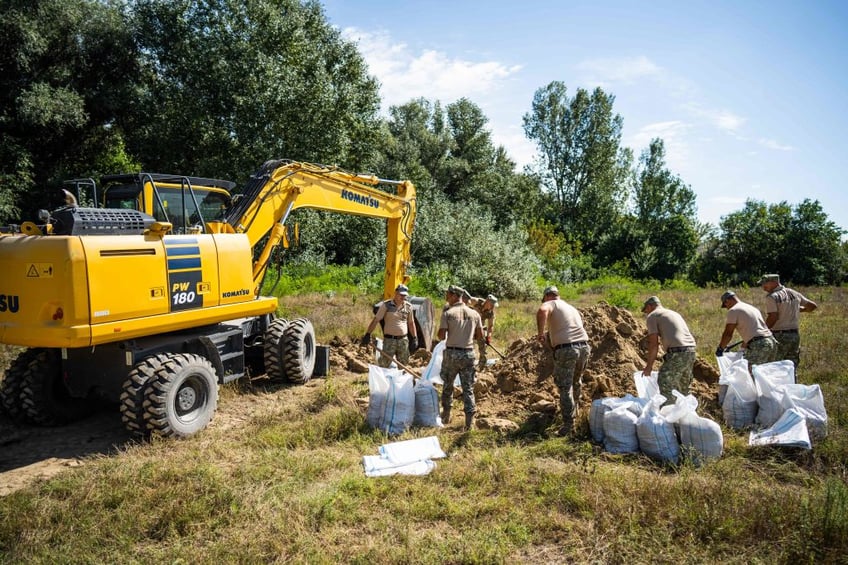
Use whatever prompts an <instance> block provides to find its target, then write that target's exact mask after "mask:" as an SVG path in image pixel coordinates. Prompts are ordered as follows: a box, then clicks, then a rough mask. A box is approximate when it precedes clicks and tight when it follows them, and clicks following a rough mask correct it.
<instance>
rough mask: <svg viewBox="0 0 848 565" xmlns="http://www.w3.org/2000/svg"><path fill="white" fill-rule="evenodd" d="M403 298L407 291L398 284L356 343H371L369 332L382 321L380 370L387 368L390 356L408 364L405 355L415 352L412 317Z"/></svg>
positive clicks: (416, 336) (415, 337)
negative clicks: (392, 295)
mask: <svg viewBox="0 0 848 565" xmlns="http://www.w3.org/2000/svg"><path fill="white" fill-rule="evenodd" d="M407 296H409V288H407V287H406V285H403V284H401V285H398V287H397V288H396V289H395V295H394V297H393V298H391V299H389V300H384V301H383V302H381V303H380V306H378V307H377V313H376V314H374V318H372V320H371V323H370V324H368V329H367V330H365V335H363V336H362V340H361V341H360V343H361V344H362V345H363V346H368V345H369V344H370V343H371V332H373V331H374V329H375V328H376V327H377V323H378V322H380V320H383V353H381V354H380V355H379V357H378V359H377V364H378V365H379V366H381V367H389V366H390V365H391V364H392V358H393V357H397V360H398V361H400V362H401V363H404V364H405V363H408V362H409V354H410V353H411V352H413V351H415V350H416V349H418V335H417V333H416V330H415V316H414V314H413V310H412V304H410V303H409V302H408V301H407V300H406V297H407Z"/></svg>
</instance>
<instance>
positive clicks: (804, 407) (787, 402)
mask: <svg viewBox="0 0 848 565" xmlns="http://www.w3.org/2000/svg"><path fill="white" fill-rule="evenodd" d="M777 388H778V391H779V392H783V398H782V400H781V406H782V407H783V409H784V410H789V409H791V408H794V409H795V410H796V411H797V412H798V413H799V414H801V415H802V416H804V419H806V420H807V431H808V432H809V433H810V438H811V439H814V440H820V439H824V438H825V437H827V412H826V411H825V409H824V395H823V394H822V390H821V387H820V386H819V385H802V384H792V385H783V386H780V387H777Z"/></svg>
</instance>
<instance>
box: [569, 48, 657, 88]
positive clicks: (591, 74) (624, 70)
mask: <svg viewBox="0 0 848 565" xmlns="http://www.w3.org/2000/svg"><path fill="white" fill-rule="evenodd" d="M577 69H578V70H580V71H582V72H584V73H586V81H587V82H589V83H593V84H597V85H598V86H601V87H605V86H609V85H610V84H614V83H619V84H621V83H624V84H630V83H633V82H635V81H637V80H639V79H642V78H645V77H655V78H657V77H660V76H661V75H662V74H663V73H664V71H663V69H662V67H660V66H658V65H656V64H655V63H654V62H653V61H651V60H650V59H648V58H647V57H645V56H644V55H640V56H638V57H620V58H607V59H589V60H586V61H583V62H582V63H580V64H578V65H577Z"/></svg>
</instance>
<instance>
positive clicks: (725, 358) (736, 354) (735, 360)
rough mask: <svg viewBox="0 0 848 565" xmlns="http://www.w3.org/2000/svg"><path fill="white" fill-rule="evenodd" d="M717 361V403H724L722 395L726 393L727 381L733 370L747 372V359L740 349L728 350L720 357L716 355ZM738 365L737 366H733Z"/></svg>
mask: <svg viewBox="0 0 848 565" xmlns="http://www.w3.org/2000/svg"><path fill="white" fill-rule="evenodd" d="M716 362H717V363H718V370H719V377H718V403H719V405H721V404H724V396H725V394H727V383H728V379H729V377H730V375H731V374H732V373H733V372H734V371H739V370H743V369H744V371H745V372H746V373H747V372H748V361H747V360H746V359H745V356H744V355H743V353H742V352H741V351H728V352H726V353H725V354H724V355H722V356H721V357H716ZM734 365H738V367H734Z"/></svg>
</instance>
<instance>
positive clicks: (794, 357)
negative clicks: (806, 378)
mask: <svg viewBox="0 0 848 565" xmlns="http://www.w3.org/2000/svg"><path fill="white" fill-rule="evenodd" d="M774 339H776V340H777V361H782V360H783V359H789V360H791V361H792V363H794V364H795V368H796V369H797V368H798V363H800V362H801V335H800V334H798V333H797V332H795V333H780V332H775V334H774Z"/></svg>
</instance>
